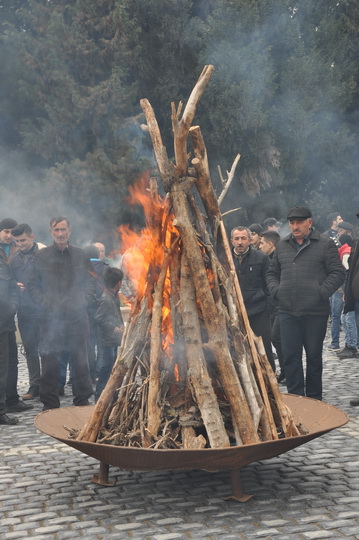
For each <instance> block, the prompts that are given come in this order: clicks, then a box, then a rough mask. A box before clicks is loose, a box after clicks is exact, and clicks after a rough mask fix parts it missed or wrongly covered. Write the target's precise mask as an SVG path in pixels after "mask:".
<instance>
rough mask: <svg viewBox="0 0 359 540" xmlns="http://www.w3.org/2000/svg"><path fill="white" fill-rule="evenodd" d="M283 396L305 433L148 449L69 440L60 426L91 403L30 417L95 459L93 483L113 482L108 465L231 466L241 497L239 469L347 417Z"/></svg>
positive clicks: (74, 422) (81, 415)
mask: <svg viewBox="0 0 359 540" xmlns="http://www.w3.org/2000/svg"><path fill="white" fill-rule="evenodd" d="M282 397H283V400H284V402H285V404H286V405H287V406H288V407H289V408H290V410H291V411H292V414H293V417H294V421H295V423H296V424H299V423H301V424H302V425H303V426H304V427H305V428H306V430H308V433H307V434H305V435H300V436H297V437H290V438H287V439H278V440H274V441H266V442H261V443H256V444H247V445H244V446H230V447H229V448H205V449H195V450H184V449H178V450H170V449H169V450H153V449H148V448H131V447H124V446H114V445H110V444H99V443H90V442H85V441H77V440H74V439H69V438H68V432H67V431H66V429H65V427H64V426H66V427H69V428H73V429H81V428H82V427H83V425H84V424H85V422H86V421H87V420H88V419H89V417H90V416H91V414H92V412H93V409H94V406H87V407H67V408H60V409H52V410H48V411H45V412H42V413H41V414H39V415H38V416H37V417H36V418H35V426H36V427H37V428H38V429H39V430H40V431H42V432H43V433H46V434H47V435H50V436H51V437H54V438H55V439H57V440H59V441H61V442H63V443H65V444H68V445H69V446H72V447H73V448H76V450H79V451H80V452H82V453H84V454H87V455H88V456H91V457H93V458H95V459H97V460H99V461H100V472H99V475H95V476H94V478H93V481H94V482H96V483H100V484H102V485H113V482H109V480H108V468H109V467H108V466H109V465H113V466H115V467H119V468H121V469H126V470H138V471H146V470H157V471H159V470H172V469H182V470H190V469H206V470H212V471H215V470H219V469H230V470H231V471H232V473H231V480H232V497H230V498H232V499H235V500H241V501H243V500H247V499H248V497H249V496H245V495H244V494H243V492H242V490H241V488H240V482H239V470H240V469H241V467H243V466H244V465H248V464H249V463H253V462H254V461H259V460H263V459H268V458H271V457H274V456H279V455H280V454H283V453H284V452H288V450H291V449H292V448H296V447H297V446H300V445H302V444H304V443H306V442H308V441H310V440H312V439H315V438H317V437H320V436H321V435H324V434H325V433H328V432H329V431H331V430H333V429H335V428H339V427H340V426H343V425H344V424H346V423H347V422H348V420H349V417H348V416H347V415H346V414H345V413H344V412H343V411H341V410H340V409H337V408H336V407H333V406H332V405H328V404H327V403H324V402H322V401H317V400H315V399H311V398H305V397H301V396H296V395H293V394H283V395H282Z"/></svg>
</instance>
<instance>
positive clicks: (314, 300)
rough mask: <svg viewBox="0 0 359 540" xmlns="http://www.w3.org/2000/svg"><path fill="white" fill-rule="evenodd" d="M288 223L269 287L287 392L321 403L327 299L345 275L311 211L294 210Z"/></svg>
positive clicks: (334, 247)
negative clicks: (274, 311)
mask: <svg viewBox="0 0 359 540" xmlns="http://www.w3.org/2000/svg"><path fill="white" fill-rule="evenodd" d="M287 219H288V222H289V229H290V234H289V235H288V236H286V237H285V238H283V240H281V241H280V242H279V243H278V245H277V249H276V251H275V252H274V255H273V258H272V261H271V264H270V267H269V270H268V273H267V284H268V288H269V292H270V294H271V296H272V298H273V299H274V300H275V301H276V303H277V305H278V311H279V323H280V333H281V342H282V352H283V360H284V370H285V374H286V380H287V389H288V392H289V393H292V394H297V395H300V396H307V397H311V398H314V399H319V400H321V399H322V369H323V365H322V364H323V363H322V352H323V341H324V337H325V333H326V328H327V321H328V315H329V311H330V308H329V298H330V296H331V295H332V294H333V293H334V292H335V291H336V290H338V289H339V287H340V285H341V284H342V283H343V282H344V279H345V270H344V267H343V265H342V263H341V262H340V258H339V254H338V250H337V247H336V245H335V244H334V242H333V241H332V240H331V239H330V238H328V237H326V236H324V235H323V234H320V233H319V232H318V231H316V230H315V229H314V228H313V227H312V213H311V211H310V209H309V208H307V207H305V206H295V207H293V208H291V209H290V210H289V211H288V215H287ZM303 348H304V350H305V353H306V359H307V367H306V375H305V376H304V370H303V362H302V353H303Z"/></svg>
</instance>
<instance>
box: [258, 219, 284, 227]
mask: <svg viewBox="0 0 359 540" xmlns="http://www.w3.org/2000/svg"><path fill="white" fill-rule="evenodd" d="M273 225H274V226H275V227H281V226H282V222H281V221H277V220H276V218H275V217H269V218H267V219H265V220H264V221H263V223H262V227H263V229H267V228H268V227H273Z"/></svg>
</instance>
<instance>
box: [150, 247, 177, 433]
mask: <svg viewBox="0 0 359 540" xmlns="http://www.w3.org/2000/svg"><path fill="white" fill-rule="evenodd" d="M171 252H172V251H171V250H170V251H169V252H168V253H166V255H165V258H164V261H163V266H162V269H161V272H160V275H159V278H158V281H157V283H156V285H155V292H154V295H153V308H152V324H151V348H150V382H149V391H148V422H147V429H148V431H149V432H150V433H151V434H152V436H153V437H154V438H155V437H157V432H158V428H159V427H160V424H161V411H162V407H161V405H160V387H161V371H160V359H161V354H162V333H161V329H162V305H163V304H162V303H163V289H164V284H165V279H166V274H167V270H168V265H169V260H170V254H171Z"/></svg>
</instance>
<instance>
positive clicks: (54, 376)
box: [28, 216, 95, 410]
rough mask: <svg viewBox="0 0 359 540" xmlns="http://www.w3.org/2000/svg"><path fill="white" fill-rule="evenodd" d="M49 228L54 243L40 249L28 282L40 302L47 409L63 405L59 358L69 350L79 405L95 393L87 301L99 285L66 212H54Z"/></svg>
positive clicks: (42, 387) (42, 394)
mask: <svg viewBox="0 0 359 540" xmlns="http://www.w3.org/2000/svg"><path fill="white" fill-rule="evenodd" d="M50 232H51V235H52V237H53V239H54V243H53V245H52V246H50V247H47V248H44V249H41V250H40V251H38V252H37V253H36V255H35V257H34V262H33V266H32V269H31V272H30V276H29V282H28V291H29V293H30V296H31V298H32V299H33V301H34V302H35V303H36V304H37V305H38V306H39V307H40V308H41V325H40V355H41V367H42V374H41V377H40V389H39V390H40V400H41V402H42V403H43V405H44V410H47V409H53V408H58V407H60V400H59V392H58V381H59V362H60V356H61V354H62V353H64V352H67V353H68V354H69V356H70V361H71V362H72V367H73V386H72V392H73V396H74V399H73V403H74V405H88V403H89V401H88V400H89V398H90V396H91V395H92V393H93V389H92V383H91V377H90V370H89V365H88V360H87V339H88V332H89V325H88V319H87V305H88V304H89V303H90V302H91V301H93V296H94V290H95V282H94V278H93V276H92V266H91V262H90V259H89V258H88V257H87V256H86V254H85V252H84V251H83V250H82V249H80V248H77V247H74V246H71V245H70V244H69V238H70V235H71V227H70V224H69V220H68V219H67V218H65V217H62V216H59V217H57V218H53V219H52V220H51V222H50Z"/></svg>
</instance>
